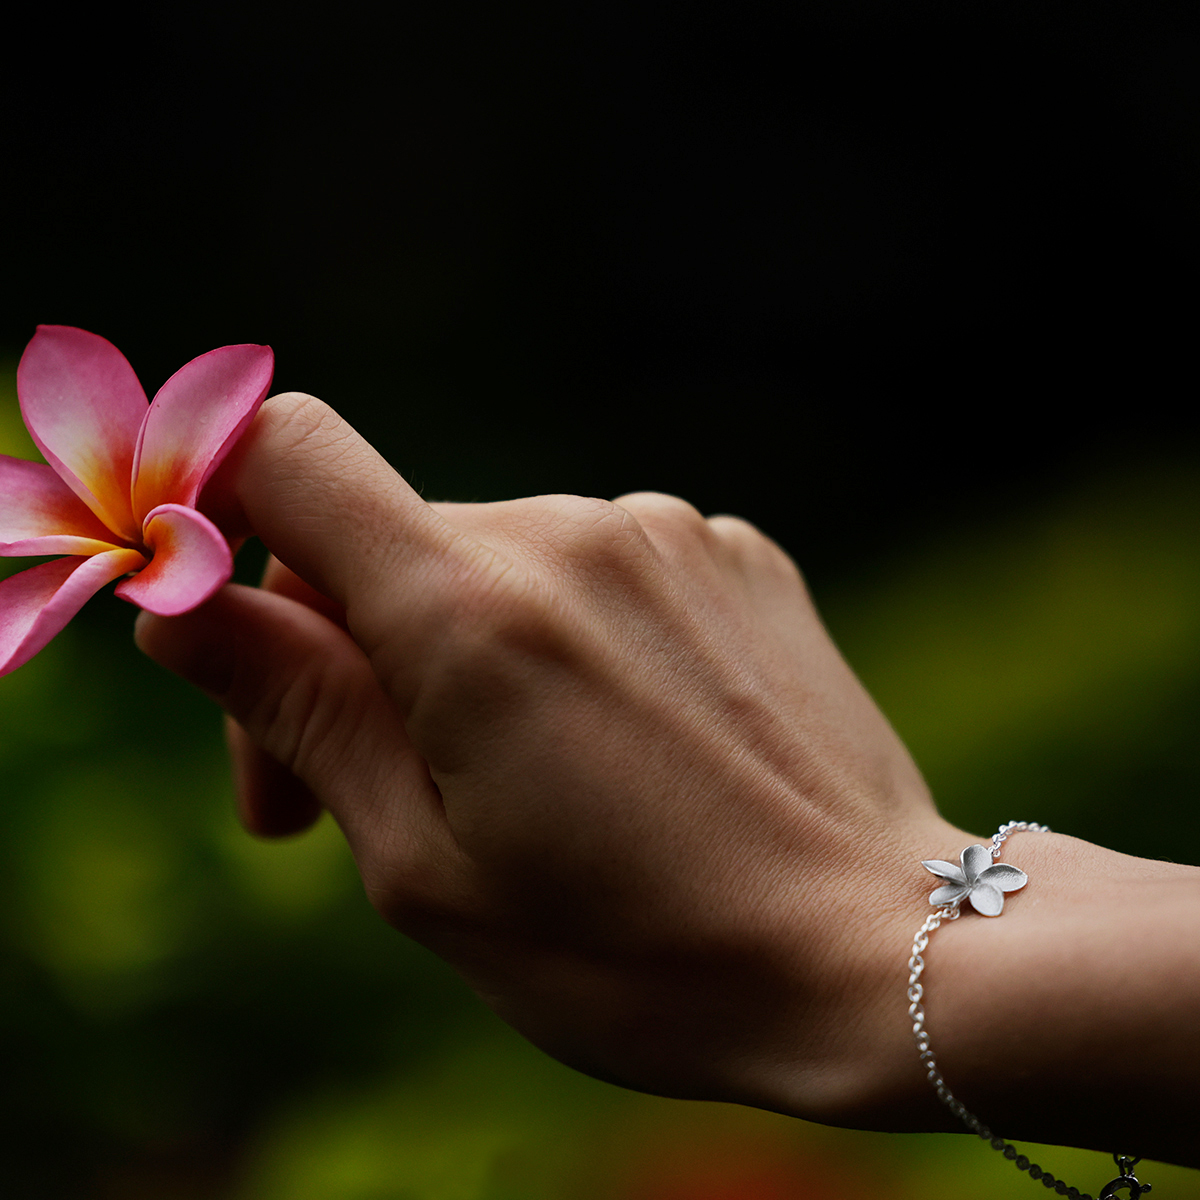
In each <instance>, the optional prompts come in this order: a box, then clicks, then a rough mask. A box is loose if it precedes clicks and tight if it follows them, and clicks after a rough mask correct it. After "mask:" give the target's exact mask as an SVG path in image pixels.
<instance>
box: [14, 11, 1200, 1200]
mask: <svg viewBox="0 0 1200 1200" xmlns="http://www.w3.org/2000/svg"><path fill="white" fill-rule="evenodd" d="M1197 19H1198V17H1197V10H1196V8H1195V5H1193V4H1188V3H1178V4H1167V3H1163V4H1159V3H1145V2H1140V3H1136V4H1134V3H1124V4H1118V3H1107V2H1105V0H1092V2H1089V3H1087V4H1083V3H1081V2H1079V0H1061V2H1059V3H1056V4H1053V5H1047V4H1045V3H1044V2H1042V0H1003V2H1002V0H972V2H971V3H948V2H947V3H943V2H939V0H889V2H888V3H883V2H876V0H796V2H795V3H792V4H789V5H787V6H776V5H772V6H760V5H757V4H754V3H738V4H733V3H730V4H712V3H698V4H697V3H692V4H665V3H664V4H657V3H641V4H636V5H630V4H625V3H621V2H619V0H610V2H606V3H596V2H593V0H579V2H576V3H562V2H558V3H554V2H550V0H546V2H536V0H516V3H514V4H509V5H490V6H465V5H459V4H454V3H440V4H436V5H435V4H429V3H427V4H423V5H410V4H405V3H400V4H398V5H395V6H392V7H391V8H390V9H389V10H387V11H386V13H385V12H384V10H383V9H381V8H379V7H376V6H363V5H355V4H353V3H349V4H343V5H338V6H334V5H325V6H322V7H320V8H312V9H308V10H305V11H304V12H301V11H300V9H299V8H297V7H295V6H283V5H275V6H271V5H263V4H254V3H239V4H231V3H206V4H203V5H200V4H193V3H177V4H174V5H153V6H151V5H132V4H131V5H126V6H121V7H119V8H118V9H116V10H114V9H112V8H111V7H109V6H92V7H91V8H90V9H84V8H79V9H74V10H68V9H64V8H62V7H60V6H42V11H32V12H27V13H24V14H23V15H22V16H21V17H20V18H19V20H18V19H17V18H6V25H7V27H8V32H9V39H8V47H7V48H8V54H7V56H6V57H7V62H6V67H5V72H4V77H3V80H2V81H0V86H3V89H4V104H3V121H4V129H5V132H4V144H3V157H2V159H0V161H2V162H3V163H4V164H5V165H6V167H7V172H6V175H7V178H6V187H5V189H4V192H5V198H6V209H7V215H6V218H5V223H4V229H5V233H6V236H5V242H4V255H3V261H4V265H5V275H4V282H5V286H4V287H3V288H2V289H0V351H3V352H4V353H5V354H7V357H8V363H7V366H6V367H5V369H4V372H3V376H2V386H3V393H2V395H0V452H5V453H13V454H20V455H30V454H31V453H32V449H31V447H30V446H29V444H28V442H27V440H26V439H25V436H24V432H23V429H22V427H21V424H20V420H19V416H18V414H17V410H16V405H15V397H14V395H13V394H12V368H13V366H14V365H15V361H16V358H17V356H18V355H19V353H20V350H21V348H22V346H23V345H24V343H25V342H26V341H27V340H28V338H29V337H30V336H31V334H32V332H33V327H34V325H35V324H36V323H38V322H42V321H44V322H59V323H68V324H75V325H79V326H82V327H83V328H86V329H90V330H93V331H94V332H97V333H101V334H103V335H104V336H106V337H108V338H109V339H110V340H112V341H113V342H115V343H116V344H117V345H118V346H119V347H120V348H121V349H122V350H123V351H124V352H125V353H126V354H127V356H128V357H129V358H130V360H131V361H132V362H133V364H134V366H135V368H136V369H137V370H138V371H139V373H140V375H141V377H142V380H143V382H144V383H145V385H146V386H147V388H148V390H150V391H151V392H152V391H153V390H154V389H155V388H156V387H157V386H158V385H159V384H161V382H162V381H163V380H164V379H165V378H166V377H167V376H168V375H169V374H170V373H171V372H172V371H173V370H174V369H175V368H176V367H178V366H179V365H181V364H182V363H183V362H184V361H186V360H187V359H189V358H191V357H193V356H194V355H196V354H198V353H201V352H203V351H205V350H208V349H211V348H212V347H214V346H218V345H223V344H226V343H230V342H239V341H255V342H269V343H270V344H271V345H272V346H274V348H275V350H276V353H277V358H278V374H277V385H278V387H279V388H280V389H287V388H297V389H302V390H306V391H311V392H314V393H316V394H319V395H321V396H323V397H324V398H325V399H326V400H328V401H330V402H331V403H333V404H334V405H335V406H336V407H337V408H339V409H340V410H341V411H342V412H343V413H344V414H345V415H346V416H347V417H348V418H349V419H350V420H351V421H352V422H353V423H355V424H356V425H357V426H358V427H359V428H360V429H361V430H362V431H363V432H364V433H365V434H366V435H367V436H368V437H370V438H371V439H372V440H373V441H374V442H375V443H376V444H377V445H378V446H379V447H380V448H381V449H382V450H383V451H384V452H385V453H386V454H387V455H388V456H389V457H390V459H391V460H392V461H393V462H394V463H395V464H396V465H397V466H398V467H399V468H400V469H401V470H402V471H404V473H405V474H406V476H407V477H408V478H409V479H410V480H412V481H413V483H414V484H415V485H416V486H418V487H419V488H420V489H422V491H423V492H424V493H425V494H426V495H428V496H430V497H431V498H453V499H474V500H487V499H496V498H504V497H510V496H514V495H523V494H532V493H537V492H552V491H573V492H582V493H586V494H593V495H600V496H615V495H617V494H619V493H621V492H623V491H627V490H631V489H635V488H638V489H640V488H654V489H658V490H665V491H672V492H676V493H679V494H681V495H684V496H686V497H688V498H689V499H691V500H692V501H693V502H695V503H696V504H697V505H698V506H699V507H701V508H702V509H704V510H705V511H732V512H737V513H740V514H742V515H744V516H746V517H748V518H750V519H751V520H754V521H755V522H757V523H758V524H759V525H760V526H761V527H762V528H764V529H765V530H767V531H768V532H770V533H771V534H773V535H774V536H775V537H776V538H777V539H778V540H779V541H780V542H782V543H783V544H784V545H785V546H786V547H787V548H788V549H789V550H790V551H791V552H792V553H793V554H794V555H795V556H796V557H797V559H798V560H799V561H800V562H801V564H802V565H803V566H804V568H805V570H806V573H807V574H808V576H809V579H810V582H811V584H812V587H813V590H814V592H815V595H816V597H817V600H818V603H819V605H820V607H821V608H822V610H823V612H824V614H825V616H826V618H827V620H828V623H829V625H830V627H831V629H832V631H833V633H834V635H835V637H836V638H837V640H838V641H839V643H840V645H841V646H842V647H843V649H844V651H845V653H846V655H847V656H848V658H849V660H850V661H851V663H852V664H853V665H854V667H855V668H856V669H857V670H858V671H859V672H860V674H861V675H862V677H863V678H864V680H865V681H866V683H867V685H868V687H869V688H870V689H871V690H872V692H873V694H874V695H875V696H876V697H877V699H878V700H879V702H880V703H881V704H882V706H883V708H884V709H885V711H886V712H887V713H888V715H889V716H890V717H891V718H892V720H893V721H894V722H895V724H896V726H897V727H898V729H899V730H900V732H901V734H902V736H903V737H904V738H905V739H906V740H907V741H908V743H909V745H910V746H911V748H912V749H913V751H914V753H915V755H916V757H917V759H918V761H919V763H920V764H921V766H922V767H923V769H924V770H925V772H926V773H927V776H928V778H929V780H930V782H931V784H932V786H933V788H934V790H935V793H936V794H937V796H938V799H939V803H940V804H941V805H942V807H943V809H944V810H945V811H946V812H947V813H948V815H949V816H951V817H952V818H953V819H954V820H956V821H958V822H960V823H962V824H963V825H965V826H967V827H969V828H973V829H977V830H979V831H981V832H987V831H988V830H990V829H991V828H993V827H994V826H995V825H996V824H998V823H999V822H1000V821H1002V820H1007V819H1010V818H1029V819H1038V820H1043V821H1047V822H1049V823H1050V824H1052V825H1053V826H1055V827H1056V828H1058V829H1061V830H1064V831H1066V832H1070V833H1074V834H1077V835H1079V836H1082V837H1086V838H1090V839H1093V840H1095V841H1098V842H1101V843H1103V844H1106V845H1110V846H1114V847H1117V848H1120V849H1124V850H1128V851H1131V852H1133V853H1139V854H1146V855H1151V856H1159V857H1167V858H1172V859H1175V860H1178V861H1185V862H1200V805H1198V803H1197V796H1198V794H1200V761H1198V759H1200V756H1198V753H1197V751H1198V739H1197V736H1196V729H1197V725H1198V721H1200V503H1198V502H1200V425H1198V422H1197V418H1196V405H1195V384H1194V375H1195V359H1196V334H1195V324H1196V315H1197V311H1196V300H1195V293H1196V284H1195V280H1196V268H1197V265H1198V258H1200V255H1198V254H1197V249H1198V246H1197V202H1198V200H1200V75H1198V73H1197V71H1196V68H1195V64H1196V61H1197V51H1198V50H1200V38H1198V36H1197V34H1198V30H1197ZM256 556H257V557H256ZM243 559H244V560H245V561H243V562H242V564H241V566H240V568H239V569H240V571H241V572H242V575H243V577H245V578H252V577H253V575H254V572H255V571H256V570H257V569H258V565H259V564H260V563H261V550H256V549H255V548H254V547H250V548H248V549H247V551H246V552H244V554H243ZM21 565H24V564H21V563H15V562H14V563H9V565H8V567H6V568H4V569H5V570H6V571H7V570H8V569H11V568H16V567H19V566H21ZM132 619H133V612H132V611H131V610H130V609H129V607H128V606H127V605H124V604H122V603H121V602H120V601H117V600H115V599H114V598H113V597H112V596H111V595H106V596H103V597H99V598H97V600H95V601H93V602H92V604H91V605H90V606H89V607H88V609H87V610H86V612H85V614H84V615H83V616H82V618H81V619H79V620H78V621H76V622H75V623H74V624H73V625H72V626H71V628H70V629H69V630H68V631H67V632H66V633H64V634H63V635H62V636H61V637H60V638H59V639H58V640H57V641H56V642H55V643H54V644H53V645H52V646H51V647H50V648H49V649H48V650H47V651H45V652H44V653H43V654H42V655H41V656H40V657H39V658H38V659H36V660H35V661H34V662H33V663H31V664H30V665H28V666H26V667H24V668H22V669H21V670H20V671H18V672H17V673H15V674H14V675H12V676H10V677H8V678H6V679H4V680H2V681H0V857H2V860H3V861H2V863H0V939H2V946H0V1012H2V1013H3V1020H2V1021H0V1063H2V1064H3V1067H2V1069H0V1114H2V1119H0V1191H2V1192H3V1194H4V1195H6V1196H12V1197H14V1198H17V1197H19V1198H22V1200H24V1198H31V1200H32V1198H39V1200H40V1198H42V1197H46V1198H48V1200H73V1198H76V1197H86V1198H91V1197H97V1198H107V1197H121V1198H123V1200H141V1198H143V1197H145V1198H147V1200H150V1198H153V1200H201V1198H203V1200H217V1198H220V1200H807V1198H809V1197H817V1196H821V1197H837V1198H841V1200H865V1198H867V1197H877V1196H881V1195H889V1196H896V1197H909V1196H911V1197H917V1196H923V1195H927V1194H929V1193H930V1192H941V1193H946V1192H951V1193H955V1194H968V1195H971V1196H973V1197H976V1198H977V1200H992V1198H993V1197H995V1198H996V1200H1000V1198H1001V1197H1008V1196H1011V1195H1015V1194H1018V1193H1019V1192H1020V1190H1021V1188H1022V1187H1024V1188H1025V1189H1026V1190H1028V1188H1029V1186H1030V1185H1028V1184H1022V1183H1021V1181H1020V1180H1019V1179H1018V1178H1016V1175H1015V1172H1012V1171H1011V1169H1007V1168H1005V1167H1004V1166H1003V1165H1002V1164H1000V1163H999V1162H998V1161H993V1159H994V1156H993V1155H991V1154H989V1153H987V1151H986V1150H985V1149H984V1148H983V1147H981V1146H980V1145H979V1144H978V1143H977V1142H975V1141H974V1140H972V1139H968V1138H965V1137H953V1136H937V1137H935V1136H930V1137H925V1136H889V1135H882V1134H867V1133H859V1132H848V1131H839V1130H830V1129H824V1128H821V1127H818V1126H812V1125H806V1124H804V1123H801V1122H796V1121H790V1120H786V1119H784V1118H781V1117H778V1116H773V1115H770V1114H765V1113H757V1112H753V1111H750V1110H744V1109H737V1108H733V1107H728V1106H721V1105H702V1104H685V1103H679V1102H670V1101H665V1100H660V1099H655V1098H651V1097H642V1096H637V1095H633V1094H630V1093H626V1092H623V1091H621V1090H619V1089H616V1088H612V1087H609V1086H607V1085H603V1084H599V1083H595V1082H593V1081H590V1080H587V1079H584V1078H582V1077H580V1076H577V1075H575V1074H573V1073H571V1072H570V1071H568V1070H567V1069H566V1068H563V1067H560V1066H558V1065H557V1064H556V1063H554V1062H552V1061H550V1060H549V1059H547V1058H545V1057H544V1056H542V1055H541V1054H540V1053H539V1052H537V1051H535V1050H533V1049H531V1048H530V1047H528V1046H526V1045H525V1044H524V1043H522V1042H521V1041H520V1040H519V1039H518V1038H517V1037H516V1036H515V1035H513V1034H512V1033H511V1032H509V1031H508V1030H507V1029H506V1028H505V1027H504V1026H503V1025H501V1024H500V1023H499V1022H498V1021H497V1020H496V1019H495V1018H494V1017H492V1016H491V1014H490V1013H489V1012H488V1011H487V1010H486V1009H485V1008H483V1006H482V1005H481V1004H480V1003H479V1002H478V1001H477V1000H476V999H475V998H474V997H473V996H472V995H471V994H470V993H469V992H468V991H467V990H466V989H465V988H464V987H463V985H462V984H461V983H460V981H459V980H458V979H457V977H456V976H455V975H454V974H453V973H452V972H451V971H450V970H449V969H448V968H447V967H445V966H444V965H442V964H441V963H440V962H438V961H437V960H436V959H434V958H433V957H432V956H430V955H429V954H428V953H426V952H425V951H423V950H422V949H421V948H420V947H418V946H415V945H413V944H411V943H409V942H408V941H406V940H405V939H404V938H402V937H401V936H400V935H398V934H396V933H394V932H393V931H391V930H390V929H388V928H387V927H385V926H384V925H383V924H382V922H380V921H379V920H378V919H377V918H376V917H375V916H374V914H373V913H372V912H371V910H370V909H369V907H368V905H367V903H366V901H365V900H364V898H363V895H362V893H361V889H360V887H359V884H358V882H357V878H356V876H355V874H354V872H353V869H352V866H351V864H350V861H349V858H348V855H347V853H346V850H345V847H344V846H343V844H342V842H341V841H340V839H339V837H338V835H337V833H336V830H334V829H333V828H332V827H331V826H330V824H329V823H324V824H322V825H321V826H319V827H318V828H317V829H316V830H315V831H314V832H312V833H310V834H308V835H306V836H304V837H301V838H298V839H296V840H294V841H290V842H287V843H283V844H264V843H259V842H256V841H254V840H252V839H250V838H249V837H247V836H246V835H244V834H243V833H241V832H240V831H239V829H238V828H237V826H236V824H235V821H234V819H233V816H232V814H231V795H230V786H229V782H228V779H227V775H226V768H225V764H224V761H223V756H222V749H221V745H220V737H219V724H218V719H217V715H216V714H215V713H214V712H213V711H211V710H210V708H209V707H208V706H207V705H206V704H205V702H204V701H203V700H202V699H201V698H200V697H198V696H196V695H193V694H191V693H190V692H189V691H188V690H187V689H186V688H185V687H184V686H183V685H182V684H181V683H179V682H178V681H176V680H174V679H172V678H169V677H167V676H165V675H164V674H162V673H160V672H158V671H157V670H156V669H155V668H153V667H152V666H151V664H149V663H148V662H146V661H144V660H142V659H141V658H140V657H139V655H138V654H137V652H136V651H135V650H134V649H133V647H132V645H131V643H130V638H129V633H130V627H131V624H132ZM915 919H916V918H914V920H915ZM897 953H898V962H899V961H900V959H901V958H902V955H901V952H900V950H899V948H898V950H897ZM1118 968H1119V964H1118V963H1114V971H1115V972H1117V969H1118ZM1114 980H1115V982H1114V986H1119V973H1115V974H1114ZM901 987H902V980H901V979H900V978H899V977H898V988H897V994H898V995H899V993H900V990H901ZM1014 1036H1016V1035H1014ZM998 1045H999V1044H998ZM1114 1103H1137V1097H1136V1096H1125V1095H1122V1094H1120V1093H1115V1094H1114ZM1038 1158H1039V1161H1042V1162H1043V1163H1045V1165H1046V1166H1047V1167H1048V1168H1049V1169H1051V1170H1053V1171H1055V1172H1056V1173H1061V1174H1065V1175H1066V1176H1067V1178H1068V1179H1069V1180H1070V1181H1072V1182H1077V1183H1078V1184H1079V1185H1080V1186H1085V1187H1089V1188H1095V1187H1098V1186H1099V1184H1100V1182H1102V1181H1103V1180H1104V1179H1106V1178H1108V1177H1109V1176H1110V1175H1111V1171H1110V1170H1109V1169H1108V1168H1107V1167H1106V1166H1105V1160H1104V1159H1103V1158H1102V1157H1101V1156H1098V1155H1090V1154H1085V1153H1082V1152H1075V1151H1069V1150H1045V1151H1043V1152H1041V1153H1040V1154H1039V1155H1038ZM1152 1176H1153V1180H1154V1183H1155V1185H1156V1187H1159V1186H1161V1190H1162V1191H1163V1193H1164V1194H1166V1193H1168V1192H1169V1193H1170V1194H1171V1195H1172V1196H1175V1197H1177V1198H1179V1200H1186V1198H1187V1197H1200V1176H1197V1175H1196V1174H1194V1173H1188V1172H1184V1171H1181V1170H1171V1169H1168V1168H1155V1169H1154V1171H1153V1173H1152ZM1160 1181H1161V1183H1160Z"/></svg>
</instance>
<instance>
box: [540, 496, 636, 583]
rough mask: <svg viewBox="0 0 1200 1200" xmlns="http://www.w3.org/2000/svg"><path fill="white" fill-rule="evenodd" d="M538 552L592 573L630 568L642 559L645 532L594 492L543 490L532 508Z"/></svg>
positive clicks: (553, 560) (549, 558)
mask: <svg viewBox="0 0 1200 1200" xmlns="http://www.w3.org/2000/svg"><path fill="white" fill-rule="evenodd" d="M529 519H530V520H531V522H532V527H531V530H530V532H531V533H532V535H533V536H534V538H535V539H536V541H537V543H538V545H539V548H540V557H542V558H543V559H544V560H545V559H548V560H550V561H551V562H552V563H553V564H554V565H555V566H557V567H562V566H566V567H572V568H575V569H577V570H581V571H583V572H584V573H585V574H588V575H594V574H596V573H605V572H608V571H613V570H617V571H622V572H624V571H627V570H628V569H629V568H630V567H631V566H633V565H634V564H637V563H639V562H641V561H642V560H644V558H645V556H646V551H647V550H648V545H647V543H646V539H645V534H644V532H643V531H642V529H641V527H640V526H639V525H638V523H637V521H636V520H635V519H634V518H633V517H632V516H631V514H630V513H629V512H628V511H627V510H626V509H624V508H622V507H621V506H620V505H618V504H614V503H613V502H612V501H609V500H599V499H596V498H595V497H591V496H544V497H540V498H539V502H538V505H537V507H536V510H535V511H534V512H533V513H531V515H530V518H529Z"/></svg>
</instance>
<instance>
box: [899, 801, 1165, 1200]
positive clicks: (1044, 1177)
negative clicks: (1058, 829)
mask: <svg viewBox="0 0 1200 1200" xmlns="http://www.w3.org/2000/svg"><path fill="white" fill-rule="evenodd" d="M1049 832H1050V828H1049V826H1047V825H1038V824H1036V823H1034V822H1031V821H1009V822H1008V823H1007V824H1006V825H1001V826H1000V828H999V830H998V831H997V832H996V833H995V834H994V835H993V836H992V845H991V855H992V858H993V859H995V858H998V857H999V856H1000V848H1001V847H1002V846H1003V845H1004V843H1005V842H1006V841H1008V839H1009V838H1010V837H1011V836H1012V835H1013V834H1014V833H1049ZM960 915H961V913H960V911H959V905H958V903H954V904H946V905H943V906H942V907H941V908H938V909H936V910H935V911H934V912H932V913H930V915H929V916H928V917H926V918H925V923H924V924H923V925H922V926H921V928H920V929H918V930H917V935H916V937H915V938H914V939H913V946H912V954H911V956H910V957H909V960H908V971H909V975H908V1015H909V1018H910V1019H911V1020H912V1031H913V1038H914V1039H915V1041H916V1043H917V1053H918V1054H919V1055H920V1058H921V1065H922V1066H923V1067H924V1068H925V1075H926V1078H927V1079H928V1080H929V1082H930V1083H931V1084H932V1085H933V1088H934V1090H935V1091H936V1092H937V1096H938V1099H939V1100H940V1101H941V1102H942V1103H943V1104H944V1105H945V1106H946V1107H947V1108H948V1109H949V1110H950V1111H951V1112H952V1113H953V1114H954V1115H955V1116H956V1117H958V1119H959V1120H960V1121H962V1123H963V1124H964V1125H966V1127H967V1128H968V1129H969V1130H970V1131H971V1132H972V1133H974V1134H975V1135H976V1136H977V1137H980V1138H982V1139H983V1140H984V1141H985V1142H987V1143H988V1144H989V1145H990V1146H991V1147H992V1149H993V1150H996V1151H998V1152H999V1153H1000V1154H1002V1155H1003V1156H1004V1157H1005V1158H1007V1159H1008V1160H1009V1161H1010V1162H1012V1163H1013V1164H1014V1165H1015V1166H1016V1168H1017V1170H1019V1171H1028V1172H1029V1178H1030V1179H1038V1180H1041V1183H1042V1186H1043V1187H1045V1188H1049V1189H1051V1190H1052V1191H1055V1192H1057V1193H1058V1194H1059V1195H1060V1196H1068V1197H1071V1200H1093V1197H1092V1196H1091V1195H1089V1194H1088V1193H1087V1192H1081V1191H1080V1190H1079V1189H1078V1188H1076V1187H1069V1186H1068V1185H1067V1184H1066V1183H1064V1182H1063V1180H1061V1179H1058V1178H1056V1177H1055V1176H1054V1175H1052V1174H1051V1173H1050V1172H1049V1171H1046V1170H1043V1169H1042V1168H1041V1167H1039V1166H1038V1164H1037V1163H1035V1162H1030V1160H1029V1158H1028V1157H1027V1156H1026V1155H1024V1154H1021V1153H1020V1152H1019V1151H1018V1150H1017V1148H1016V1146H1014V1145H1013V1144H1012V1143H1011V1142H1006V1141H1005V1140H1004V1139H1003V1138H1002V1137H997V1136H996V1135H995V1134H994V1133H992V1131H991V1130H990V1129H989V1128H988V1127H987V1126H986V1125H985V1124H984V1123H983V1122H982V1121H981V1120H980V1119H979V1118H978V1117H977V1116H975V1114H974V1113H972V1112H971V1111H970V1110H969V1109H968V1108H967V1107H966V1105H964V1104H963V1102H962V1101H961V1100H959V1099H958V1097H957V1096H955V1095H954V1093H953V1092H952V1091H951V1090H950V1088H949V1086H948V1085H947V1083H946V1080H945V1078H944V1076H943V1075H942V1072H941V1068H940V1067H939V1066H938V1063H937V1057H936V1055H935V1054H934V1052H933V1049H932V1048H931V1046H930V1042H929V1031H928V1030H927V1029H926V1028H925V1007H924V1003H923V1001H924V996H925V989H924V986H923V985H922V983H921V975H922V973H923V972H924V970H925V958H924V954H925V949H926V947H927V946H928V945H929V938H930V935H931V934H932V933H933V932H934V931H935V930H936V929H938V928H939V927H940V926H941V924H942V922H943V921H956V920H958V918H959V916H960ZM1113 1158H1114V1159H1115V1160H1116V1162H1117V1165H1118V1167H1120V1169H1121V1176H1122V1178H1128V1179H1130V1180H1131V1182H1132V1183H1133V1185H1134V1187H1135V1188H1137V1190H1135V1191H1133V1193H1132V1194H1133V1195H1135V1196H1136V1195H1140V1194H1141V1192H1143V1191H1146V1192H1148V1191H1149V1190H1150V1186H1149V1184H1142V1185H1140V1188H1138V1185H1137V1182H1136V1180H1134V1179H1133V1177H1132V1170H1133V1167H1134V1165H1136V1163H1137V1161H1138V1160H1137V1159H1136V1158H1131V1157H1128V1156H1122V1155H1117V1154H1114V1155H1113ZM1114 1183H1119V1181H1114ZM1112 1188H1113V1184H1109V1185H1108V1187H1106V1188H1105V1189H1104V1192H1103V1194H1104V1195H1111V1194H1112V1190H1111V1189H1112Z"/></svg>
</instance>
